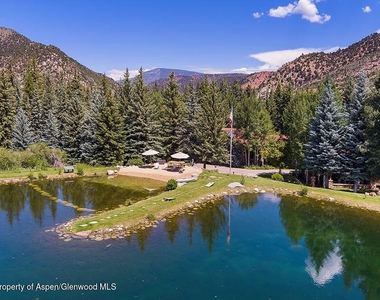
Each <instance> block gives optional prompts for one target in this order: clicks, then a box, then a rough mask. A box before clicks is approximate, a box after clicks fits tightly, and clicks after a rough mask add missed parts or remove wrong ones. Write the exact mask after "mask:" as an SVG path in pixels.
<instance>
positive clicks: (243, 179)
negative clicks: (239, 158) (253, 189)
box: [240, 174, 245, 185]
mask: <svg viewBox="0 0 380 300" xmlns="http://www.w3.org/2000/svg"><path fill="white" fill-rule="evenodd" d="M244 183H245V177H244V175H243V174H242V175H241V178H240V184H241V185H244Z"/></svg>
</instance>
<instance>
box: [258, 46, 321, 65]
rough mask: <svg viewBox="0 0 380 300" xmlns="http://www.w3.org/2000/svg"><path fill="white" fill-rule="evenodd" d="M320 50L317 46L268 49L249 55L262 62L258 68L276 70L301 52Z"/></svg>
mask: <svg viewBox="0 0 380 300" xmlns="http://www.w3.org/2000/svg"><path fill="white" fill-rule="evenodd" d="M320 51H322V50H321V49H319V48H298V49H291V50H279V51H269V52H261V53H255V54H251V55H250V57H252V58H255V59H257V60H259V61H261V62H263V63H264V65H262V66H261V67H259V69H261V70H262V71H264V70H277V69H278V68H279V67H281V66H282V65H283V64H285V63H287V62H289V61H292V60H294V59H296V58H297V57H299V56H301V54H308V53H312V52H320Z"/></svg>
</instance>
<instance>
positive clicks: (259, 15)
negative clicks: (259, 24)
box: [252, 12, 264, 19]
mask: <svg viewBox="0 0 380 300" xmlns="http://www.w3.org/2000/svg"><path fill="white" fill-rule="evenodd" d="M263 15H264V13H260V12H254V13H253V14H252V16H253V17H254V18H255V19H258V18H260V17H262V16H263Z"/></svg>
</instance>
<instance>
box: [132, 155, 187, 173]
mask: <svg viewBox="0 0 380 300" xmlns="http://www.w3.org/2000/svg"><path fill="white" fill-rule="evenodd" d="M158 154H159V152H158V151H156V150H154V149H149V150H147V151H145V152H143V153H142V155H143V156H145V157H149V158H148V159H147V160H148V161H150V163H148V164H144V165H142V166H140V167H139V168H143V169H144V168H145V169H154V170H158V169H159V168H160V165H162V170H166V171H171V172H179V173H183V172H184V170H185V162H184V161H183V160H184V159H187V158H189V155H188V154H186V153H183V152H177V153H174V154H172V155H170V156H171V157H172V158H174V159H175V160H172V161H168V162H166V160H165V159H157V160H156V162H155V163H153V157H154V156H156V155H158Z"/></svg>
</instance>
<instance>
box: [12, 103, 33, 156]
mask: <svg viewBox="0 0 380 300" xmlns="http://www.w3.org/2000/svg"><path fill="white" fill-rule="evenodd" d="M34 141H35V139H34V136H33V132H32V130H31V128H30V122H29V118H28V116H27V115H26V114H25V112H24V110H23V109H22V108H19V110H18V112H17V116H16V122H15V124H14V126H13V131H12V148H13V149H16V150H25V149H26V148H28V146H30V145H31V144H33V143H34Z"/></svg>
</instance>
